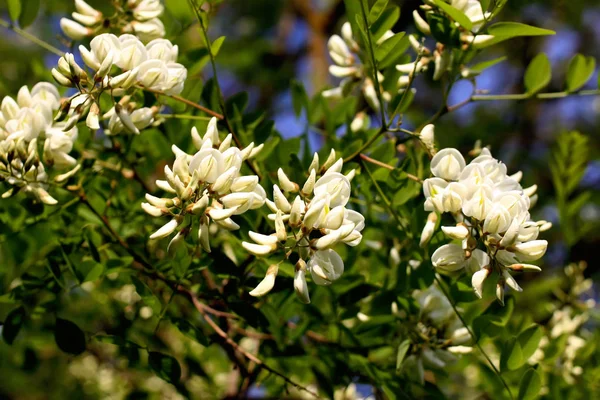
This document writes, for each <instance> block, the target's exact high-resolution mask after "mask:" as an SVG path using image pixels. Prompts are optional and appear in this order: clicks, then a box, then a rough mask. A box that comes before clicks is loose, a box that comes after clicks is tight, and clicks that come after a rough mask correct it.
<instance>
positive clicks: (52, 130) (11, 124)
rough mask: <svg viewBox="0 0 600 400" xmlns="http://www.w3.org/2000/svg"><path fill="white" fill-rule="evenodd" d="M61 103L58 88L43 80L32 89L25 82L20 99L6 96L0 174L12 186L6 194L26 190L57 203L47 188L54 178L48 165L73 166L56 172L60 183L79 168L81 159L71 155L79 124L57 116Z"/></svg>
mask: <svg viewBox="0 0 600 400" xmlns="http://www.w3.org/2000/svg"><path fill="white" fill-rule="evenodd" d="M60 104H61V98H60V95H59V94H58V90H57V89H56V87H55V86H54V85H53V84H51V83H48V82H40V83H38V84H36V85H35V86H33V88H32V89H31V90H29V88H28V87H27V86H23V87H22V88H21V89H20V90H19V93H18V95H17V99H16V100H14V99H13V98H12V97H10V96H6V97H4V99H2V104H1V105H0V178H1V179H2V180H3V181H6V182H7V183H8V184H10V185H11V186H12V188H11V189H9V190H8V191H7V192H5V193H4V194H3V195H2V197H9V196H11V195H13V194H16V193H17V192H18V191H23V192H25V193H27V194H30V195H32V196H34V197H35V198H36V199H38V200H39V201H42V202H43V203H46V204H51V205H52V204H56V203H57V201H56V199H54V198H53V197H52V196H51V195H50V194H49V193H48V192H47V189H48V184H49V182H50V178H49V176H48V173H47V168H48V167H54V168H56V169H58V170H60V169H63V170H65V169H68V168H72V169H71V171H69V172H66V173H63V174H61V175H57V176H54V178H53V181H54V182H57V183H58V182H63V181H65V180H67V179H68V178H69V177H70V176H71V175H73V174H75V173H76V172H77V170H78V169H79V166H76V164H77V161H76V160H75V159H74V158H73V157H71V156H70V155H69V153H70V152H71V150H72V148H73V142H74V141H75V140H76V139H77V133H78V131H77V127H76V126H74V125H70V124H68V123H65V122H54V119H53V117H54V112H55V111H56V110H57V109H58V108H59V107H60ZM39 149H41V154H40V152H39ZM15 189H16V190H15Z"/></svg>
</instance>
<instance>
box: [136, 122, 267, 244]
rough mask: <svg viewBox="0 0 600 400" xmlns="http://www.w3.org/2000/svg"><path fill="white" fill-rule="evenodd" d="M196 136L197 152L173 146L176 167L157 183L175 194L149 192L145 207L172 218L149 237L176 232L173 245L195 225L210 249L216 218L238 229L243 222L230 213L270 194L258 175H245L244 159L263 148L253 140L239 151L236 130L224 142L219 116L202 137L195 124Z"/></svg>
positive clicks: (250, 206) (256, 205)
mask: <svg viewBox="0 0 600 400" xmlns="http://www.w3.org/2000/svg"><path fill="white" fill-rule="evenodd" d="M191 135H192V141H193V143H194V146H195V147H196V149H197V152H196V153H195V154H187V153H186V152H184V151H183V150H181V149H179V148H178V147H177V146H175V145H173V147H172V150H173V153H175V162H174V163H173V167H172V168H171V167H169V166H168V165H167V166H165V180H157V181H156V185H157V186H158V187H159V188H160V189H162V190H163V191H165V192H166V193H169V194H171V195H174V196H173V197H162V198H159V197H156V196H153V195H151V194H146V201H147V203H146V202H145V203H142V208H143V209H144V211H146V212H147V213H148V214H150V215H152V216H153V217H161V218H162V217H165V216H167V217H169V218H170V221H169V222H167V223H166V224H165V225H164V226H162V227H161V228H160V229H158V230H157V231H156V232H154V233H153V234H152V235H150V239H160V238H163V237H167V236H170V235H171V234H172V233H173V232H175V231H176V230H177V231H178V233H177V234H176V235H175V237H174V238H173V239H172V240H171V242H170V243H169V246H171V245H172V244H173V243H177V241H179V240H184V239H185V237H186V236H187V235H188V233H189V232H190V229H191V228H192V225H193V226H196V227H197V229H198V240H199V242H200V245H201V246H202V248H203V249H204V250H205V251H206V252H210V241H209V236H210V235H209V225H210V223H211V222H214V223H215V224H217V225H218V226H219V227H221V228H224V229H227V230H236V229H239V228H240V226H239V225H238V224H236V223H235V222H234V221H233V219H232V218H231V217H233V216H235V215H240V214H242V213H244V212H246V211H247V210H250V209H256V208H259V207H262V206H263V205H264V203H265V197H266V193H265V190H264V189H263V188H262V187H261V186H260V185H259V184H258V176H256V175H243V174H242V173H241V168H242V163H243V162H244V161H245V160H248V159H250V158H252V157H254V156H255V155H256V154H258V152H260V150H261V149H262V147H263V146H262V145H260V146H257V147H254V143H251V144H250V145H248V146H247V147H246V148H244V149H242V150H240V149H239V148H237V147H235V146H232V145H231V142H232V134H231V133H230V134H229V135H227V137H225V139H223V140H221V139H220V137H219V131H218V130H217V119H216V118H212V119H211V120H210V122H209V123H208V127H207V129H206V133H205V134H204V136H203V137H200V135H199V133H198V130H197V129H196V128H195V127H194V128H192V132H191Z"/></svg>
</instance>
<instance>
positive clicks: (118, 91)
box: [52, 33, 187, 134]
mask: <svg viewBox="0 0 600 400" xmlns="http://www.w3.org/2000/svg"><path fill="white" fill-rule="evenodd" d="M79 51H80V53H81V57H82V59H83V61H84V62H85V64H86V65H87V66H88V67H90V68H91V69H92V70H93V71H94V75H93V77H90V76H88V74H87V72H86V71H85V70H84V69H83V68H81V67H80V66H79V65H78V64H77V62H76V61H75V58H74V56H73V54H71V53H67V54H65V55H64V56H63V57H61V58H60V60H59V61H58V65H57V67H56V68H53V69H52V76H53V77H54V79H55V80H56V81H57V82H58V83H59V84H61V85H63V86H67V87H76V88H78V89H79V91H80V93H78V94H76V95H75V96H73V97H72V98H71V99H74V98H75V97H78V98H79V100H78V103H79V106H78V109H77V112H76V115H77V117H80V116H81V115H84V114H85V113H88V117H87V119H86V123H87V126H88V127H89V128H90V129H99V128H100V122H99V121H100V112H101V110H100V107H99V102H98V99H99V97H100V95H101V94H102V93H104V92H108V93H110V94H111V95H113V96H124V97H123V98H122V99H121V100H120V101H119V103H118V104H117V105H116V106H115V107H114V108H113V109H111V110H109V111H108V112H107V113H106V114H104V116H103V117H104V118H110V121H109V131H108V133H111V134H116V133H120V132H122V131H124V130H126V131H128V132H130V133H135V134H138V133H139V132H140V130H141V129H144V128H146V127H147V126H149V125H150V124H152V123H153V122H154V116H155V114H156V113H157V112H158V107H152V108H148V107H147V108H140V109H136V107H137V105H136V103H135V102H130V97H129V96H128V94H130V93H131V91H132V90H135V89H137V88H148V89H150V90H156V91H160V92H164V93H166V94H169V95H174V94H179V93H181V91H182V90H183V85H184V83H185V80H186V78H187V69H186V68H185V67H184V66H183V65H181V64H179V63H177V62H176V61H177V55H178V51H179V50H178V47H177V46H176V45H173V44H172V43H171V42H170V41H168V40H166V39H155V40H153V41H151V42H150V43H148V44H147V45H144V44H143V43H142V42H141V41H140V40H139V39H138V38H136V37H135V36H133V35H130V34H125V35H121V36H120V37H117V36H115V35H113V34H109V33H105V34H101V35H99V36H96V37H95V38H94V39H92V41H91V42H90V49H87V48H86V47H85V46H83V45H82V46H79ZM71 107H72V108H73V105H71Z"/></svg>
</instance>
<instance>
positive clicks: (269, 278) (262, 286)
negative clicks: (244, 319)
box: [250, 264, 279, 297]
mask: <svg viewBox="0 0 600 400" xmlns="http://www.w3.org/2000/svg"><path fill="white" fill-rule="evenodd" d="M278 271H279V266H278V265H277V264H273V265H270V266H269V268H268V269H267V274H266V275H265V277H264V279H263V280H262V281H260V283H259V284H258V286H256V288H255V289H254V290H252V291H251V292H250V296H254V297H260V296H264V295H265V294H267V293H269V292H270V291H271V289H273V286H275V277H276V276H277V272H278Z"/></svg>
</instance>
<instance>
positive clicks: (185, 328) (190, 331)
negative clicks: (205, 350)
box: [171, 318, 209, 347]
mask: <svg viewBox="0 0 600 400" xmlns="http://www.w3.org/2000/svg"><path fill="white" fill-rule="evenodd" d="M171 322H172V323H173V325H175V326H176V327H177V329H179V331H180V332H181V333H183V334H184V335H186V336H188V337H190V338H192V339H193V340H195V341H196V342H198V343H200V344H201V345H202V346H204V347H206V346H208V345H209V343H208V339H207V338H206V336H205V335H204V332H202V331H201V330H200V329H198V328H196V327H195V326H194V325H192V324H191V323H190V322H189V321H187V320H185V319H183V318H171Z"/></svg>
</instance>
